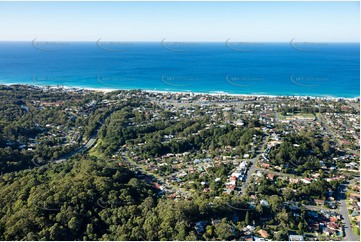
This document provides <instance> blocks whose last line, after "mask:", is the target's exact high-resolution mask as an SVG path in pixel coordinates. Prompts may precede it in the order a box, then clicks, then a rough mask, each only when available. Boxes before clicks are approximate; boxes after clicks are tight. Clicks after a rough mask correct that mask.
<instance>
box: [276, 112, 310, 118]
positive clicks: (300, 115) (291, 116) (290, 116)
mask: <svg viewBox="0 0 361 242" xmlns="http://www.w3.org/2000/svg"><path fill="white" fill-rule="evenodd" d="M278 118H279V120H296V119H307V120H313V119H315V115H313V114H312V113H295V114H288V115H287V116H285V115H282V113H278Z"/></svg>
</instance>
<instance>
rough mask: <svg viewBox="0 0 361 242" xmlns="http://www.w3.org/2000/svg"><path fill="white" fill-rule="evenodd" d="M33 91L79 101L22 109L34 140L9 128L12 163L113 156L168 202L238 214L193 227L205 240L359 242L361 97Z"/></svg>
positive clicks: (30, 103)
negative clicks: (202, 203) (221, 207)
mask: <svg viewBox="0 0 361 242" xmlns="http://www.w3.org/2000/svg"><path fill="white" fill-rule="evenodd" d="M22 88H23V90H31V91H33V90H37V91H38V92H40V93H43V94H44V95H45V94H46V95H50V94H51V95H53V94H62V95H63V94H65V93H66V95H68V96H69V97H68V98H67V100H61V101H59V100H55V99H54V100H50V99H49V98H47V99H46V100H45V99H44V100H45V101H44V100H42V99H41V98H40V99H39V98H36V97H34V98H33V99H32V98H31V97H27V98H26V100H23V101H21V102H18V103H15V104H14V105H15V106H14V107H13V108H16V109H18V110H19V112H20V113H21V114H20V115H27V114H29V115H30V113H31V114H32V115H33V119H32V120H31V122H32V124H29V127H31V128H32V129H33V130H34V135H31V136H29V137H26V135H25V134H24V135H22V136H21V138H19V136H18V135H16V134H15V131H14V130H15V128H11V127H9V126H3V127H1V128H2V129H1V130H2V134H3V137H4V138H5V139H4V138H3V139H4V140H1V141H2V142H1V143H2V146H1V152H2V153H3V154H4V155H2V157H3V158H2V162H5V161H3V159H6V157H10V156H11V155H10V154H7V153H6V152H8V153H9V152H10V153H11V152H14V153H16V154H17V155H19V154H21V155H23V156H24V157H28V158H29V162H28V163H27V164H26V165H25V168H27V169H38V168H40V167H43V166H47V165H49V164H51V163H55V162H56V163H61V162H65V161H67V160H71V159H72V157H76V156H77V155H79V154H81V155H88V156H89V157H90V158H91V159H100V158H102V159H103V158H104V159H107V160H108V162H110V163H112V164H113V165H114V166H113V167H114V169H118V168H123V167H125V168H127V169H129V170H131V171H132V172H134V175H135V177H136V178H137V179H138V180H140V181H142V182H144V183H147V184H149V185H150V186H152V187H153V188H154V189H156V190H157V196H158V197H159V199H165V200H169V201H173V202H181V201H192V199H193V198H194V197H195V196H204V197H206V198H207V199H208V200H209V201H210V202H209V203H208V204H207V206H209V208H210V209H212V208H215V207H217V206H218V205H217V204H225V205H226V206H227V207H228V208H227V209H230V211H233V216H232V217H231V218H230V219H226V218H222V217H212V218H211V219H202V220H198V221H194V222H192V229H193V231H194V233H195V234H196V236H197V239H200V240H207V239H210V238H212V236H214V234H215V233H218V232H216V231H218V230H220V228H222V229H224V230H225V231H227V234H228V235H227V236H228V238H237V240H241V241H272V240H288V241H304V240H309V241H318V240H339V241H341V240H347V241H358V240H359V234H360V195H359V192H360V182H359V169H360V152H359V149H360V146H359V144H360V140H359V138H360V129H359V126H360V113H359V109H360V104H359V99H358V98H356V99H342V98H314V97H296V96H295V97H276V96H275V97H272V96H239V95H238V96H237V95H234V96H232V95H225V94H199V93H168V92H147V91H140V90H133V91H114V92H99V91H91V90H85V89H64V88H61V87H59V88H50V87H34V86H22ZM12 89H14V90H15V87H13V86H1V88H0V90H1V91H2V93H5V92H10V91H12ZM34 96H35V95H34ZM2 102H3V103H6V101H5V100H2ZM133 103H134V104H133ZM12 105H13V104H12ZM57 111H59V113H57ZM2 112H6V110H5V109H3V110H2ZM43 113H48V114H47V115H48V116H46V117H47V118H46V119H40V118H37V116H34V114H35V115H39V116H38V117H40V116H41V115H44V114H43ZM49 114H50V115H49ZM4 115H5V113H4ZM4 117H5V116H4ZM4 123H6V122H4ZM4 123H3V125H4ZM18 129H19V128H17V130H18ZM90 140H91V141H92V142H91V143H90ZM5 154H7V156H6V155H5ZM4 164H5V163H4ZM9 164H10V163H9ZM2 169H3V170H2V175H3V174H4V173H6V172H9V169H13V168H11V166H10V165H9V168H8V169H5V167H4V168H2ZM14 169H15V168H14ZM256 215H257V216H259V217H257V216H256Z"/></svg>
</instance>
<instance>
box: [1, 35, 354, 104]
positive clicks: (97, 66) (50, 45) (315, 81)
mask: <svg viewBox="0 0 361 242" xmlns="http://www.w3.org/2000/svg"><path fill="white" fill-rule="evenodd" d="M0 53H1V55H0V66H1V70H0V84H29V85H36V86H66V87H77V88H93V89H121V90H130V89H142V90H149V91H169V92H194V93H210V94H212V93H222V94H240V95H241V94H242V95H269V96H313V97H341V98H357V97H359V96H360V48H359V43H324V42H298V41H296V40H291V41H290V42H285V43H263V42H240V41H234V40H231V39H228V40H226V41H225V42H181V41H169V40H167V39H163V40H162V41H160V42H131V41H123V42H122V41H104V40H102V39H99V40H98V41H95V42H64V41H39V40H37V39H35V40H33V41H29V42H22V41H19V42H16V41H13V42H9V41H3V42H0Z"/></svg>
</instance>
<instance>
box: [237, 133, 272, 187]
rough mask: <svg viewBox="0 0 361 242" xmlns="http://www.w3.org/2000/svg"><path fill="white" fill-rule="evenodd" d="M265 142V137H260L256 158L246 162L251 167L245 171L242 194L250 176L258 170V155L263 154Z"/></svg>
mask: <svg viewBox="0 0 361 242" xmlns="http://www.w3.org/2000/svg"><path fill="white" fill-rule="evenodd" d="M266 141H267V136H263V137H262V142H261V144H260V145H259V146H258V148H257V150H256V157H254V158H253V159H250V160H248V161H250V162H251V166H250V167H249V169H248V171H247V178H246V180H245V181H244V182H243V184H242V193H244V192H245V191H246V187H247V185H248V183H249V181H250V179H251V176H252V174H253V173H254V172H255V171H256V170H257V169H259V168H257V166H256V165H257V160H258V158H259V157H260V155H261V154H262V153H263V152H264V149H263V146H264V145H265V144H266Z"/></svg>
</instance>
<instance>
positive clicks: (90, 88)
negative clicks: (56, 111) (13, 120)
mask: <svg viewBox="0 0 361 242" xmlns="http://www.w3.org/2000/svg"><path fill="white" fill-rule="evenodd" d="M1 85H4V86H14V85H20V86H34V87H39V88H45V87H49V88H53V89H57V88H62V89H65V90H87V91H93V92H102V93H109V92H114V91H132V90H141V91H142V92H146V93H153V94H163V95H165V94H175V95H201V96H229V97H243V98H247V97H248V98H250V97H253V98H254V97H257V98H261V97H263V98H296V99H307V98H308V99H319V100H332V101H337V100H339V99H343V100H348V101H357V100H358V99H360V96H358V97H335V96H331V95H330V96H312V95H271V94H238V93H237V94H236V93H228V92H223V91H212V92H208V93H207V92H192V91H172V90H147V89H117V88H95V87H81V86H56V85H47V86H41V85H34V84H23V83H9V84H3V83H0V86H1Z"/></svg>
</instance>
